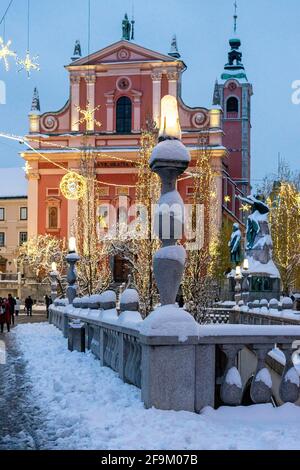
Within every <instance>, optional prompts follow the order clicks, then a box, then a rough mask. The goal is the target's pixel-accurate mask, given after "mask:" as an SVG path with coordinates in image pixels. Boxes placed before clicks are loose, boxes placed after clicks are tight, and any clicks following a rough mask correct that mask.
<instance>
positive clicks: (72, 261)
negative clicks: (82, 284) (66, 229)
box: [66, 237, 80, 304]
mask: <svg viewBox="0 0 300 470" xmlns="http://www.w3.org/2000/svg"><path fill="white" fill-rule="evenodd" d="M79 260H80V256H79V255H78V254H77V253H76V239H75V238H74V237H71V238H70V239H69V254H68V255H67V256H66V261H67V263H68V264H69V269H68V275H67V281H68V287H67V297H68V301H69V304H72V303H73V300H74V299H75V297H76V295H77V284H76V281H77V272H76V263H77V262H78V261H79Z"/></svg>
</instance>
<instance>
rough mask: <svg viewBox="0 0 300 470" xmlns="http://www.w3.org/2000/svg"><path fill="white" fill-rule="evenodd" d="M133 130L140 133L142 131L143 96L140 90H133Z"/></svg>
mask: <svg viewBox="0 0 300 470" xmlns="http://www.w3.org/2000/svg"><path fill="white" fill-rule="evenodd" d="M132 95H133V130H132V132H136V133H139V132H140V131H141V97H142V93H141V92H140V91H133V92H132Z"/></svg>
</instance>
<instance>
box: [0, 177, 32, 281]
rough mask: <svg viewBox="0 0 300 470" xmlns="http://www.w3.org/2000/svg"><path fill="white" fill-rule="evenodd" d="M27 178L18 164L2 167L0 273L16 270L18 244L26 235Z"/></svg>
mask: <svg viewBox="0 0 300 470" xmlns="http://www.w3.org/2000/svg"><path fill="white" fill-rule="evenodd" d="M27 221H28V208H27V182H26V179H25V174H24V171H23V170H22V169H20V168H2V169H1V184H0V273H5V274H7V275H10V274H12V275H13V274H16V273H17V271H18V269H17V262H16V258H17V254H18V248H19V246H20V245H22V244H23V243H24V242H26V241H27V237H28V227H27Z"/></svg>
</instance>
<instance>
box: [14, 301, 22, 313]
mask: <svg viewBox="0 0 300 470" xmlns="http://www.w3.org/2000/svg"><path fill="white" fill-rule="evenodd" d="M20 310H21V300H20V299H19V297H17V298H16V305H15V312H16V317H18V316H19V314H20Z"/></svg>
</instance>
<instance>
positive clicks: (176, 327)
mask: <svg viewBox="0 0 300 470" xmlns="http://www.w3.org/2000/svg"><path fill="white" fill-rule="evenodd" d="M180 139H181V129H180V124H179V115H178V107H177V101H176V98H175V97H173V96H169V95H167V96H165V97H164V98H163V99H162V103H161V126H160V132H159V143H158V144H157V145H156V147H154V149H153V152H152V155H151V158H150V167H151V170H152V171H153V172H155V173H157V174H158V175H159V177H160V179H161V181H162V190H161V197H160V200H159V202H158V206H157V209H156V211H155V221H154V222H155V223H154V230H155V233H156V235H158V237H159V238H160V240H161V242H162V248H160V249H159V250H158V251H157V252H156V254H155V255H154V259H153V271H154V276H155V279H156V283H157V286H158V290H159V294H160V302H161V307H159V308H157V309H155V310H154V311H153V312H151V313H150V315H148V317H147V318H146V319H145V320H144V321H143V322H142V323H141V326H140V341H141V345H142V365H141V371H142V378H141V383H142V400H143V402H144V404H145V406H146V408H152V407H155V408H159V409H162V410H185V411H193V410H194V407H195V397H194V395H193V392H192V391H193V390H194V389H195V371H194V370H193V371H192V370H191V368H189V367H188V364H191V363H192V362H193V361H194V360H195V350H194V346H193V344H192V342H193V341H194V340H195V338H198V335H199V324H198V323H197V322H196V321H195V319H194V318H193V317H192V315H190V314H189V313H188V312H186V311H185V310H183V309H181V308H179V307H177V306H176V305H175V302H176V296H177V293H178V290H179V286H180V283H181V279H182V275H183V271H184V266H185V261H186V251H185V249H184V247H183V246H181V245H178V244H177V241H178V240H180V239H182V237H183V228H184V204H183V200H182V198H181V196H180V194H179V193H178V191H177V189H176V181H177V178H178V177H179V176H180V175H181V174H182V173H183V172H184V171H185V170H186V168H187V167H188V165H189V162H190V160H191V157H190V154H189V152H188V150H187V149H186V147H185V146H184V145H183V143H182V142H181V140H180Z"/></svg>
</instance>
